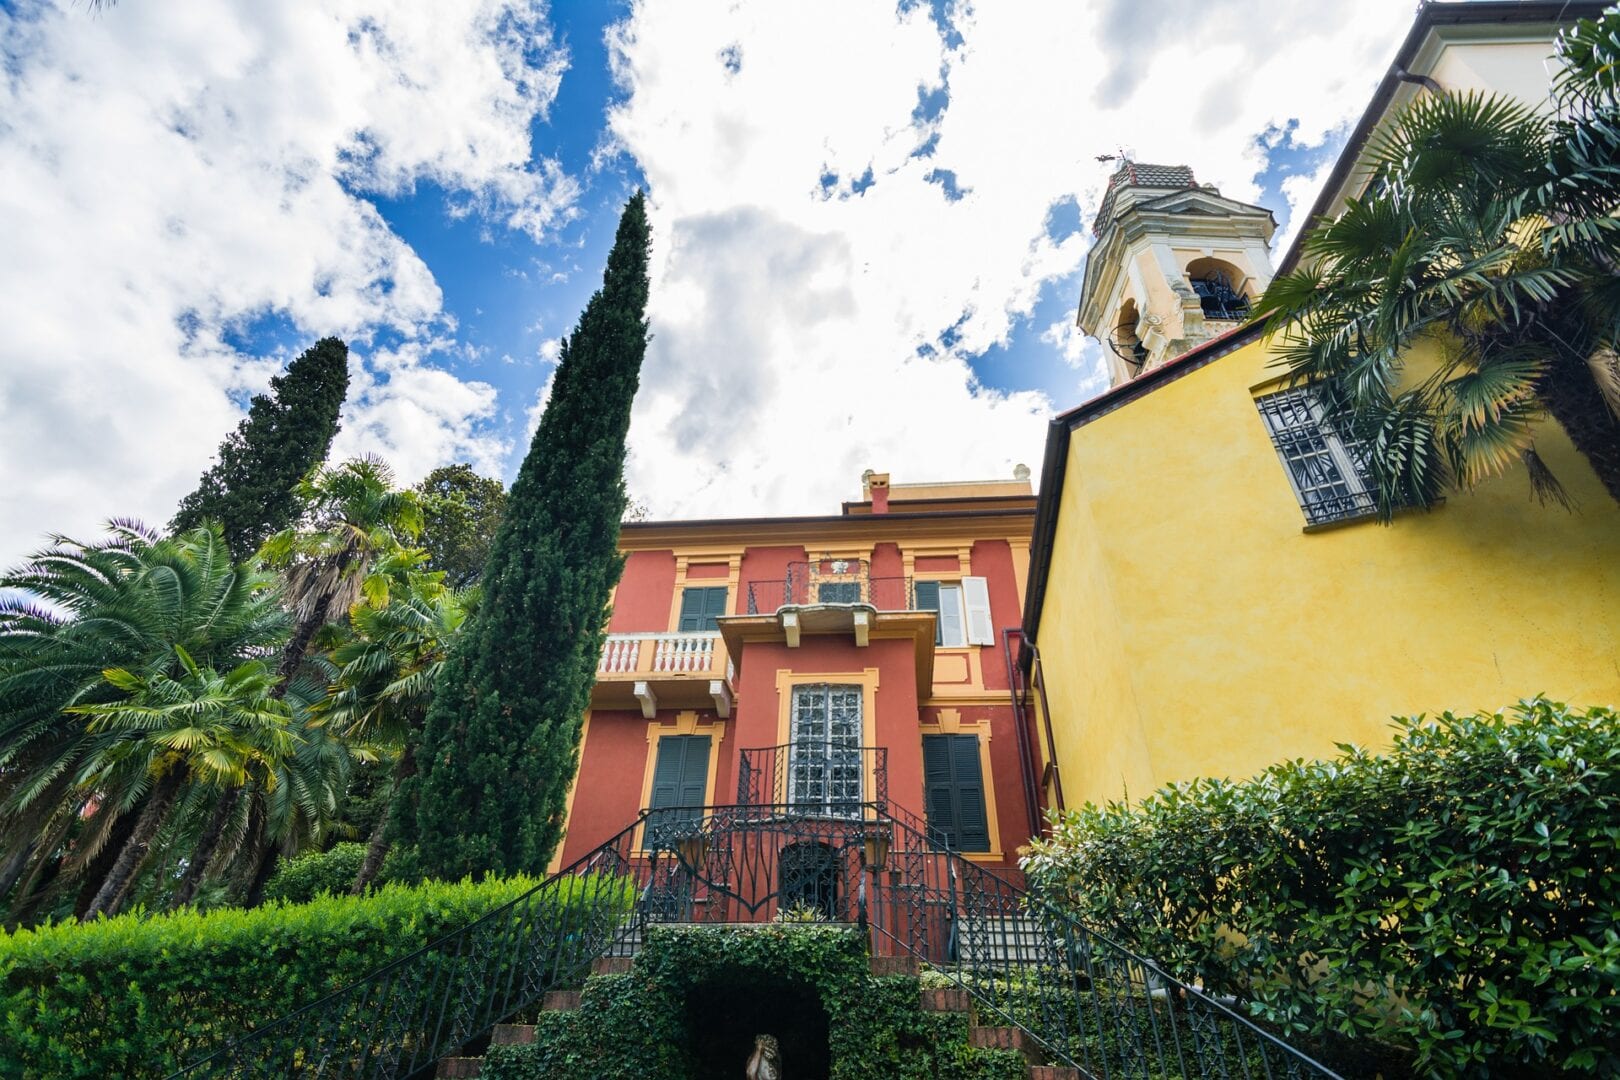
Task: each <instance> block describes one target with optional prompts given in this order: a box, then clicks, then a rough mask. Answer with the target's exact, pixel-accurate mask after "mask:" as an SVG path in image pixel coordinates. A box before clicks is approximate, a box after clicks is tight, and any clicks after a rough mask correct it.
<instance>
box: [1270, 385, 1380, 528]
mask: <svg viewBox="0 0 1620 1080" xmlns="http://www.w3.org/2000/svg"><path fill="white" fill-rule="evenodd" d="M1254 403H1255V408H1257V409H1258V410H1259V411H1260V419H1261V422H1262V423H1263V424H1264V425H1265V428H1266V432H1267V433H1268V434H1269V435H1270V436H1271V445H1272V447H1273V449H1275V450H1276V451H1277V458H1278V460H1279V461H1281V462H1282V467H1283V475H1285V476H1286V477H1287V478H1288V486H1289V487H1290V488H1292V489H1293V492H1294V500H1295V501H1296V502H1297V503H1298V504H1299V508H1300V511H1301V512H1302V513H1304V515H1305V522H1306V528H1312V527H1316V526H1322V525H1331V524H1336V523H1338V522H1343V521H1359V520H1362V519H1364V518H1368V517H1372V516H1374V515H1375V514H1376V513H1377V509H1378V505H1377V500H1376V498H1375V497H1374V495H1373V492H1372V488H1371V486H1370V484H1369V482H1368V477H1367V471H1366V468H1365V466H1364V465H1363V464H1362V462H1363V460H1364V459H1365V456H1366V452H1365V450H1364V449H1363V448H1362V447H1361V445H1360V444H1359V443H1358V442H1357V441H1356V440H1355V439H1353V438H1352V439H1346V438H1345V437H1344V435H1342V434H1341V433H1340V432H1339V430H1338V429H1337V428H1336V427H1334V425H1333V423H1332V422H1331V421H1330V420H1329V419H1328V416H1327V410H1326V409H1324V408H1323V407H1322V402H1321V400H1320V399H1319V398H1318V397H1317V396H1316V393H1315V392H1314V391H1313V390H1312V389H1311V388H1310V387H1309V386H1295V387H1290V388H1288V389H1285V390H1278V391H1274V392H1272V393H1269V394H1262V395H1260V396H1259V397H1257V398H1255V401H1254Z"/></svg>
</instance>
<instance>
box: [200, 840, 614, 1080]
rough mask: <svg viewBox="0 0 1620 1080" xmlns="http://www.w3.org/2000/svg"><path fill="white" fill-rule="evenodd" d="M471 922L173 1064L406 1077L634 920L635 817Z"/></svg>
mask: <svg viewBox="0 0 1620 1080" xmlns="http://www.w3.org/2000/svg"><path fill="white" fill-rule="evenodd" d="M645 816H646V815H642V817H641V818H638V819H637V821H636V823H635V824H633V825H631V826H630V827H629V828H627V829H625V830H624V831H622V832H620V833H618V834H617V835H616V836H614V837H613V838H612V839H610V840H608V841H607V842H606V843H604V844H602V845H601V846H599V847H597V848H596V849H595V850H594V851H592V852H591V853H590V854H589V855H587V856H585V857H584V858H582V859H580V860H579V861H578V862H576V863H574V864H573V865H572V866H569V867H568V868H567V869H565V870H563V871H562V872H561V873H559V874H556V875H554V876H552V877H550V878H547V879H546V880H545V881H543V882H541V883H540V884H539V885H536V886H535V887H534V888H533V889H530V890H529V891H527V892H525V893H524V894H522V895H521V896H519V897H517V898H516V899H514V900H512V901H510V902H508V903H506V904H503V905H502V906H501V907H499V908H496V909H495V910H494V911H491V912H489V913H488V914H486V915H484V916H483V917H482V918H480V919H478V920H477V921H475V922H472V923H469V924H468V925H467V926H464V927H462V928H461V929H459V930H456V931H454V932H453V933H450V934H447V935H446V936H444V937H442V938H440V939H439V940H437V941H434V942H431V943H430V944H428V945H426V946H424V947H423V948H421V949H418V950H417V951H416V952H414V953H411V954H410V955H408V956H404V957H401V958H400V959H398V960H395V961H394V962H393V963H390V964H387V965H385V966H383V967H380V968H378V969H377V970H376V971H374V972H372V973H371V974H370V975H368V976H366V977H365V978H363V979H361V980H359V981H358V982H354V983H351V984H350V985H348V986H346V987H344V988H342V989H341V990H338V991H337V992H335V993H333V994H329V995H327V996H326V997H323V998H321V999H319V1000H318V1001H314V1002H311V1003H310V1004H308V1005H306V1006H304V1007H303V1008H301V1009H298V1010H297V1011H295V1012H291V1013H288V1014H287V1015H285V1016H282V1017H280V1018H278V1019H274V1020H271V1021H270V1022H269V1023H266V1024H265V1025H264V1026H262V1027H259V1028H257V1029H255V1030H254V1031H253V1032H251V1033H250V1034H248V1035H246V1036H245V1037H243V1038H241V1039H239V1040H237V1041H236V1042H233V1043H231V1044H230V1045H228V1046H226V1047H224V1048H223V1049H220V1050H218V1051H216V1052H214V1053H211V1054H209V1055H208V1056H206V1057H203V1058H202V1059H200V1060H197V1061H195V1062H194V1063H192V1064H190V1065H189V1066H187V1067H186V1068H185V1069H183V1070H181V1071H180V1072H178V1073H175V1074H174V1075H175V1076H176V1077H180V1076H184V1077H188V1078H200V1077H216V1076H217V1077H299V1078H303V1077H321V1078H323V1080H325V1078H346V1077H356V1078H358V1077H368V1078H377V1080H382V1078H403V1077H409V1076H412V1075H414V1074H416V1073H418V1072H420V1071H421V1070H424V1069H426V1068H428V1067H430V1066H432V1065H433V1063H434V1062H436V1061H437V1060H438V1059H439V1058H441V1057H444V1056H446V1055H448V1054H451V1053H453V1052H455V1051H457V1050H458V1049H459V1048H461V1047H462V1046H464V1045H465V1044H467V1043H469V1042H471V1041H473V1040H475V1039H477V1038H479V1037H481V1036H482V1035H484V1034H485V1033H487V1032H488V1031H489V1030H490V1029H491V1028H492V1027H493V1026H494V1025H495V1024H497V1023H499V1022H500V1021H501V1020H504V1019H506V1018H507V1017H509V1016H511V1015H512V1014H514V1013H516V1012H518V1011H520V1010H523V1009H526V1008H531V1007H533V1006H534V1005H536V1004H537V1003H538V1002H539V1001H540V1000H541V999H542V998H543V997H544V996H545V994H546V992H547V991H549V990H553V989H557V988H559V987H568V986H577V985H578V984H579V982H580V981H581V980H582V979H583V978H584V976H585V974H586V973H587V972H588V971H589V969H590V966H591V962H592V961H593V960H595V959H596V958H597V957H598V956H601V955H602V954H603V953H605V952H609V951H611V950H612V949H613V947H614V944H615V942H618V941H621V940H623V939H624V937H625V935H627V934H629V933H631V932H632V931H633V928H634V926H635V925H636V921H637V918H638V915H637V908H638V905H640V904H641V903H643V901H644V895H643V893H644V890H645V887H646V885H645V881H644V875H643V874H640V873H637V871H636V863H637V861H636V851H635V841H636V836H637V831H638V829H639V827H640V826H641V824H642V821H643V818H645Z"/></svg>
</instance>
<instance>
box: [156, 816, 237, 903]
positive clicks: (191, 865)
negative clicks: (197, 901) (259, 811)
mask: <svg viewBox="0 0 1620 1080" xmlns="http://www.w3.org/2000/svg"><path fill="white" fill-rule="evenodd" d="M241 797H242V789H241V788H232V789H231V790H229V791H227V792H225V793H224V794H223V795H221V796H220V797H219V802H218V803H216V804H215V805H214V813H213V815H212V816H210V817H209V819H208V824H207V825H206V826H204V827H203V831H202V835H201V836H199V837H197V846H196V847H194V848H192V849H191V861H190V862H188V863H186V873H185V876H184V877H182V878H181V879H180V884H179V885H178V886H177V887H176V888H175V890H174V898H173V899H171V900H170V901H169V910H170V911H174V910H176V909H177V908H183V907H185V906H186V905H187V904H189V903H191V901H192V900H193V899H194V898H195V897H196V895H197V889H198V888H199V887H200V886H201V885H202V883H203V878H204V876H206V875H207V873H208V865H209V863H211V862H213V860H214V853H215V852H216V851H218V850H219V842H220V840H221V839H222V838H223V837H224V835H225V826H226V825H227V824H228V823H229V822H230V820H231V815H232V814H234V813H235V812H236V804H237V802H239V801H240V800H241Z"/></svg>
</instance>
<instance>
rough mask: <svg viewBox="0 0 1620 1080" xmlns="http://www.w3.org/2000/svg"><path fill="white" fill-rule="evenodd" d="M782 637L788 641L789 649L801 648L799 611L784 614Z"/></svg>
mask: <svg viewBox="0 0 1620 1080" xmlns="http://www.w3.org/2000/svg"><path fill="white" fill-rule="evenodd" d="M782 636H783V637H785V638H786V639H787V647H788V648H790V649H797V648H798V647H799V613H798V612H797V611H784V612H782Z"/></svg>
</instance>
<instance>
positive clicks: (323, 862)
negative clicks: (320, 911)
mask: <svg viewBox="0 0 1620 1080" xmlns="http://www.w3.org/2000/svg"><path fill="white" fill-rule="evenodd" d="M365 860H366V845H364V844H361V843H356V842H354V841H347V842H345V843H341V844H333V845H332V847H331V848H329V849H328V850H326V851H312V852H310V853H309V854H307V855H299V856H296V857H294V858H291V859H283V860H282V861H281V862H280V863H278V864H277V865H276V872H275V873H274V874H273V875H271V877H270V880H269V881H268V882H266V883H265V886H264V895H265V899H267V900H282V901H285V902H286V903H289V904H307V903H309V902H310V901H311V900H313V899H315V898H316V897H317V896H320V895H321V894H323V893H326V894H330V895H332V896H343V895H344V894H346V893H347V892H348V891H349V889H350V887H351V886H353V885H354V879H355V878H356V877H358V876H359V874H360V864H361V863H363V862H365Z"/></svg>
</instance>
